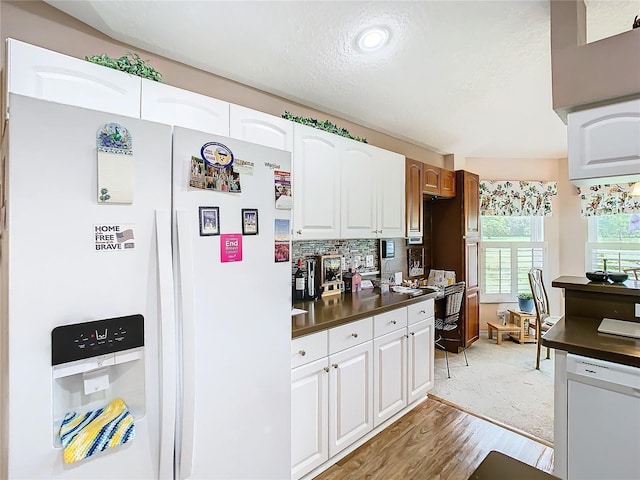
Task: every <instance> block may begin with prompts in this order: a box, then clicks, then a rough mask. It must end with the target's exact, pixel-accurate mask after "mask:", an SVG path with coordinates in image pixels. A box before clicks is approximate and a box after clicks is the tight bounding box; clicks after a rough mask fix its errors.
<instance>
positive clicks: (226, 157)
mask: <svg viewBox="0 0 640 480" xmlns="http://www.w3.org/2000/svg"><path fill="white" fill-rule="evenodd" d="M200 156H201V157H202V159H203V160H204V161H205V163H206V164H207V165H213V166H214V167H215V168H222V169H224V168H229V167H231V166H232V165H233V152H232V151H231V150H230V149H229V147H227V146H226V145H223V144H222V143H218V142H207V143H205V144H204V145H203V146H202V148H200Z"/></svg>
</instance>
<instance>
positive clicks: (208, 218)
mask: <svg viewBox="0 0 640 480" xmlns="http://www.w3.org/2000/svg"><path fill="white" fill-rule="evenodd" d="M198 208H199V211H200V215H199V217H200V222H199V223H200V236H201V237H205V236H209V235H220V207H198Z"/></svg>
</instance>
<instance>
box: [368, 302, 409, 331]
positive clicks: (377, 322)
mask: <svg viewBox="0 0 640 480" xmlns="http://www.w3.org/2000/svg"><path fill="white" fill-rule="evenodd" d="M406 326H407V307H404V308H398V309H397V310H392V311H390V312H385V313H381V314H380V315H376V316H374V317H373V335H374V337H379V336H381V335H385V334H387V333H390V332H393V331H395V330H398V329H399V328H404V327H406Z"/></svg>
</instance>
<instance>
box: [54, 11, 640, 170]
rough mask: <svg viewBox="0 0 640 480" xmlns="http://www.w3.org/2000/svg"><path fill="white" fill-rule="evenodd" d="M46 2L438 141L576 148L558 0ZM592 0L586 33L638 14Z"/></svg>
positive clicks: (537, 153) (228, 73)
mask: <svg viewBox="0 0 640 480" xmlns="http://www.w3.org/2000/svg"><path fill="white" fill-rule="evenodd" d="M47 3H50V4H51V5H53V6H54V7H56V8H58V9H60V10H62V11H64V12H66V13H68V14H70V15H72V16H74V17H76V18H78V19H79V20H81V21H83V22H84V23H87V24H89V25H91V26H93V27H94V28H96V29H98V30H100V31H101V32H103V33H105V34H107V35H109V36H110V37H112V38H114V39H117V40H120V41H123V42H126V43H128V44H131V45H133V46H135V47H138V48H141V49H145V50H148V51H151V52H154V53H156V54H159V55H163V56H166V57H168V58H171V59H174V60H177V61H180V62H183V63H186V64H189V65H192V66H195V67H197V68H200V69H202V70H206V71H209V72H212V73H215V74H217V75H220V76H223V77H227V78H230V79H233V80H236V81H238V82H241V83H243V84H246V85H250V86H252V87H255V88H258V89H260V90H263V91H266V92H270V93H273V94H275V95H279V96H281V97H284V98H287V99H290V100H293V101H297V102H299V103H302V104H304V105H308V106H311V107H313V108H316V109H318V110H321V111H324V112H327V113H330V114H333V115H336V116H339V117H342V118H345V119H348V120H350V121H353V122H355V123H358V124H361V125H364V126H367V127H370V128H373V129H375V130H378V131H381V132H384V133H387V134H389V135H392V136H394V137H397V138H400V139H403V140H406V141H409V142H411V143H414V144H417V145H420V146H424V147H427V148H430V149H432V150H435V151H437V152H440V153H455V154H457V155H461V156H466V157H490V158H504V157H508V158H525V157H529V158H531V157H536V158H559V157H564V156H566V127H565V125H564V124H563V123H562V121H561V120H560V118H559V117H558V116H557V115H556V114H555V112H554V111H553V110H552V108H551V105H552V104H551V57H550V39H549V3H548V0H537V1H525V0H514V1H485V0H475V1H453V0H442V1H417V2H405V1H395V2H388V1H387V2H383V1H378V2H363V1H329V2H318V1H285V2H276V1H140V0H137V1H88V2H85V1H73V2H70V1H59V0H52V1H48V2H47ZM586 4H587V19H588V20H587V32H588V39H589V41H595V40H598V39H601V38H605V37H608V36H611V35H615V34H618V33H622V32H624V31H628V30H630V28H631V24H632V23H633V18H634V17H635V15H638V14H640V0H632V1H618V0H587V1H586ZM374 25H385V26H387V27H389V29H390V30H391V41H390V44H389V46H388V48H386V49H385V50H383V51H382V52H379V53H374V54H368V55H366V54H363V53H360V52H359V51H357V50H356V48H355V46H354V38H355V37H356V35H357V34H358V33H359V32H360V31H361V30H362V29H363V28H364V27H367V26H374ZM294 113H295V112H294ZM321 120H323V119H322V118H321Z"/></svg>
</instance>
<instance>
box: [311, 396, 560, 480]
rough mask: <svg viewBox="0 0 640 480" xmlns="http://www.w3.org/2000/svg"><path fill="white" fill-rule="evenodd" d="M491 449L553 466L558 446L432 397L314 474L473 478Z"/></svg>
mask: <svg viewBox="0 0 640 480" xmlns="http://www.w3.org/2000/svg"><path fill="white" fill-rule="evenodd" d="M491 450H498V451H500V452H502V453H504V454H506V455H509V456H510V457H513V458H516V459H518V460H520V461H522V462H524V463H527V464H529V465H533V466H534V467H536V468H539V469H540V470H543V471H545V472H548V473H552V471H553V448H551V447H548V446H546V445H544V444H542V443H539V442H536V441H535V440H533V439H531V438H527V437H526V436H523V435H520V434H518V433H515V432H514V431H512V430H508V429H506V428H503V427H501V426H499V425H496V424H494V423H492V422H489V421H487V420H484V419H482V418H478V417H476V416H474V415H471V414H469V413H466V412H463V411H462V410H459V409H457V408H455V407H454V406H452V405H449V404H447V403H444V402H443V401H440V400H439V399H435V398H428V399H427V400H426V401H424V402H423V403H422V404H420V405H419V406H418V407H416V408H415V409H414V410H412V411H411V412H409V413H408V414H407V415H405V416H403V417H402V418H401V419H399V420H398V421H397V422H395V423H393V424H392V425H390V426H389V427H388V428H386V429H385V430H384V431H382V432H380V433H379V434H378V435H376V436H375V437H373V438H372V439H371V440H369V441H368V442H367V443H365V444H364V445H362V446H361V447H360V448H358V449H357V450H355V451H354V452H352V453H351V454H349V455H347V456H346V457H345V458H343V459H342V460H340V461H339V462H338V463H337V464H335V465H333V466H332V467H331V468H329V469H328V470H326V471H324V472H323V473H322V474H320V475H319V476H317V477H315V479H314V480H339V479H372V480H373V479H379V480H396V479H397V480H411V479H415V480H418V479H420V480H431V479H433V480H467V479H468V478H469V476H470V475H471V474H472V473H473V471H474V470H475V469H476V468H477V467H478V465H479V464H480V462H482V460H483V459H484V458H485V457H486V456H487V454H488V453H489V452H490V451H491ZM514 480H516V479H514Z"/></svg>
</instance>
